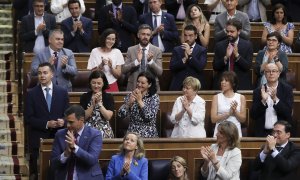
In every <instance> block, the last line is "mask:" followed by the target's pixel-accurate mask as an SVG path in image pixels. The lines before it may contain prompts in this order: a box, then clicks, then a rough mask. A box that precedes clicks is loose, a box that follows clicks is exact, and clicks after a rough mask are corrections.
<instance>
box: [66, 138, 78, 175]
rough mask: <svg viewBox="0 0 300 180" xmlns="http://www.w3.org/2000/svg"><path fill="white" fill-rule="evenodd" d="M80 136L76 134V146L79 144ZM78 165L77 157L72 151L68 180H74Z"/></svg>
mask: <svg viewBox="0 0 300 180" xmlns="http://www.w3.org/2000/svg"><path fill="white" fill-rule="evenodd" d="M78 136H79V134H78V133H75V134H74V137H75V144H77V137H78ZM75 164H76V155H75V153H74V152H73V151H72V152H71V155H70V160H69V162H68V175H67V180H73V174H74V168H75Z"/></svg>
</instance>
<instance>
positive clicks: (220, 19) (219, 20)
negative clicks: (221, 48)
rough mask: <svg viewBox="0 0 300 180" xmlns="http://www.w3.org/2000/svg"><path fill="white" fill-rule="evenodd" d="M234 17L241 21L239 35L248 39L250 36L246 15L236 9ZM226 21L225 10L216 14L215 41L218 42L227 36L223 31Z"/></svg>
mask: <svg viewBox="0 0 300 180" xmlns="http://www.w3.org/2000/svg"><path fill="white" fill-rule="evenodd" d="M235 18H237V19H239V20H240V21H241V22H242V27H243V28H242V29H241V33H240V37H241V38H243V39H246V40H248V39H249V38H250V30H251V26H250V21H249V18H248V15H247V14H246V13H244V12H241V11H238V10H236V14H235ZM226 23H227V11H225V12H222V13H221V14H219V15H217V17H216V20H215V24H214V26H215V42H219V41H221V40H224V39H226V38H227V34H226V33H225V31H224V28H226Z"/></svg>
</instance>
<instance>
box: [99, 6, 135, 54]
mask: <svg viewBox="0 0 300 180" xmlns="http://www.w3.org/2000/svg"><path fill="white" fill-rule="evenodd" d="M100 14H101V15H100ZM99 15H100V16H99V20H98V32H99V35H101V33H102V32H103V31H104V30H105V29H107V28H113V29H115V30H116V31H117V32H118V33H119V38H120V41H119V44H118V46H117V48H118V49H120V50H121V52H127V49H128V47H130V46H133V45H134V43H135V34H136V32H137V15H136V11H135V9H134V8H133V7H132V6H129V5H124V4H123V3H122V0H112V4H109V5H107V6H105V7H103V8H102V9H101V11H100V13H99Z"/></svg>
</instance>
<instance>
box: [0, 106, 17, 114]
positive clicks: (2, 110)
mask: <svg viewBox="0 0 300 180" xmlns="http://www.w3.org/2000/svg"><path fill="white" fill-rule="evenodd" d="M18 110H19V107H18V106H17V104H12V103H9V104H0V114H4V113H11V114H17V113H18Z"/></svg>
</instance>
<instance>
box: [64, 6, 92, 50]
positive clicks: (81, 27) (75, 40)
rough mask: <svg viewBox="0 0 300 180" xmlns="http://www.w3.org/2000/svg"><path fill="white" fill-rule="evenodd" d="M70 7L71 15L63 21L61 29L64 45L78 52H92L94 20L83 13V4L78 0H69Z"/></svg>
mask: <svg viewBox="0 0 300 180" xmlns="http://www.w3.org/2000/svg"><path fill="white" fill-rule="evenodd" d="M68 8H69V11H70V13H71V17H69V18H67V19H65V20H63V21H62V22H61V30H62V31H63V32H64V38H65V43H64V47H65V48H68V49H71V50H72V51H73V52H77V53H81V52H90V47H89V44H90V41H91V39H92V33H93V22H92V20H91V19H89V18H86V17H84V16H82V15H81V5H80V2H79V1H78V0H69V2H68Z"/></svg>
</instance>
